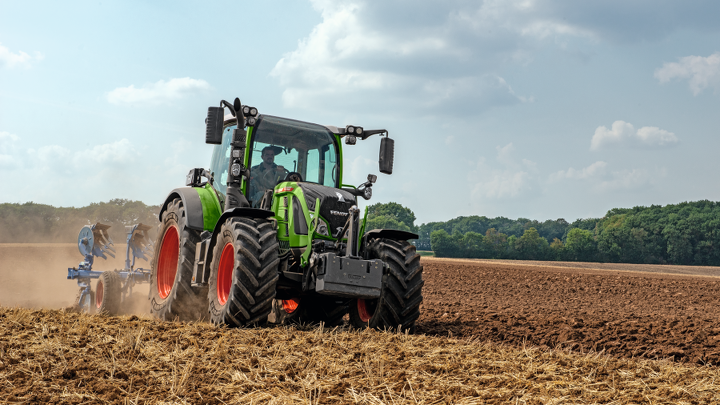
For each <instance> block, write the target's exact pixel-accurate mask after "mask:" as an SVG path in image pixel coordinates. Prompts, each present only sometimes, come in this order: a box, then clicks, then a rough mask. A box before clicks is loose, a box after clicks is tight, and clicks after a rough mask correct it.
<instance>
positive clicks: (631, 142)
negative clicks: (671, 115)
mask: <svg viewBox="0 0 720 405" xmlns="http://www.w3.org/2000/svg"><path fill="white" fill-rule="evenodd" d="M677 142H678V138H677V136H675V134H674V133H672V132H669V131H666V130H664V129H660V128H658V127H642V128H640V129H638V130H635V127H634V126H633V125H632V124H630V123H628V122H625V121H621V120H618V121H615V122H613V124H612V126H611V128H610V129H608V128H607V127H605V126H600V127H597V129H596V130H595V134H594V135H593V137H592V139H591V140H590V149H591V150H599V149H605V148H611V147H621V146H632V147H641V148H642V147H661V146H669V145H673V144H676V143H677Z"/></svg>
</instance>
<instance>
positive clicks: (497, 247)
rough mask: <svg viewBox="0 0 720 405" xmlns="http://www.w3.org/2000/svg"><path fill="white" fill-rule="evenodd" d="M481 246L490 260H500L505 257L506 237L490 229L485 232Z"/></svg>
mask: <svg viewBox="0 0 720 405" xmlns="http://www.w3.org/2000/svg"><path fill="white" fill-rule="evenodd" d="M483 245H484V247H485V251H486V252H488V253H489V255H490V258H492V259H500V258H502V257H504V256H505V254H506V251H507V235H505V234H504V233H500V232H498V231H497V230H495V228H490V229H488V230H487V232H485V238H483Z"/></svg>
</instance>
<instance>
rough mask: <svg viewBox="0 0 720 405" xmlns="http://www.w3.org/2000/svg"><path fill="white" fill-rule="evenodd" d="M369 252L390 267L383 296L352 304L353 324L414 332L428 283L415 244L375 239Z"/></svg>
mask: <svg viewBox="0 0 720 405" xmlns="http://www.w3.org/2000/svg"><path fill="white" fill-rule="evenodd" d="M368 253H369V256H370V258H371V259H380V260H382V261H383V262H384V263H385V264H386V265H387V266H388V267H387V268H386V274H384V275H383V283H382V290H381V292H380V298H378V299H374V300H364V299H356V300H353V301H352V302H351V303H350V324H351V325H352V326H354V327H356V328H368V327H370V328H377V329H383V328H390V329H398V328H401V329H402V330H408V331H410V332H414V331H415V321H416V320H417V319H418V318H419V317H420V304H421V303H422V300H423V296H422V286H423V284H424V283H425V281H423V278H422V271H423V267H422V265H421V264H420V255H418V254H417V252H416V251H415V246H413V245H411V244H410V243H409V242H407V241H397V240H391V239H373V240H372V241H370V243H369V244H368Z"/></svg>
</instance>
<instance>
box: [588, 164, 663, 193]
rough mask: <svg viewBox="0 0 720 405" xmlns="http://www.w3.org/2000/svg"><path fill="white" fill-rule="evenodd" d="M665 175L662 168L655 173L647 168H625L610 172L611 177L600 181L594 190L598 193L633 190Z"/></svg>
mask: <svg viewBox="0 0 720 405" xmlns="http://www.w3.org/2000/svg"><path fill="white" fill-rule="evenodd" d="M664 175H665V172H664V170H656V171H655V173H652V172H651V171H649V170H647V169H626V170H620V171H616V172H613V173H612V177H611V178H610V179H608V180H604V181H601V182H600V183H599V184H598V185H597V186H596V187H595V191H596V192H599V193H604V192H610V191H618V190H633V189H639V188H643V187H645V186H647V185H649V184H652V183H654V182H655V181H656V180H657V179H658V178H660V177H663V176H664Z"/></svg>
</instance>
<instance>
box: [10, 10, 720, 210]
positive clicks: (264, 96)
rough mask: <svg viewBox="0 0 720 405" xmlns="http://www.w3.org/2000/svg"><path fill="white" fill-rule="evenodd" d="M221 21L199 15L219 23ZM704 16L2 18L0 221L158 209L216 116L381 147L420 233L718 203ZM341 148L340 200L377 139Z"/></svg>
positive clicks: (717, 29)
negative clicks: (390, 148)
mask: <svg viewBox="0 0 720 405" xmlns="http://www.w3.org/2000/svg"><path fill="white" fill-rule="evenodd" d="M210 4H211V5H210ZM718 15H720V3H718V2H716V1H694V2H680V1H633V2H628V1H608V0H606V1H583V2H578V1H552V0H523V1H510V0H506V1H460V0H458V1H427V0H415V1H405V0H398V1H383V2H370V1H320V0H317V1H263V2H247V1H243V2H224V1H216V2H212V3H201V2H179V1H173V2H153V3H150V4H147V3H143V2H133V1H123V2H108V1H103V2H100V3H98V2H74V3H72V4H71V5H60V4H57V3H55V2H42V1H40V2H33V3H28V2H11V1H4V0H0V176H1V177H2V179H3V182H4V187H3V191H2V192H0V202H26V201H35V202H40V203H46V204H52V205H55V206H83V205H87V204H89V203H91V202H98V201H107V200H109V199H111V198H128V199H133V200H142V201H144V202H145V203H148V204H158V203H160V202H161V201H162V200H163V199H164V197H165V196H166V195H167V193H168V192H169V191H170V190H171V189H173V188H175V187H178V186H182V185H183V184H184V178H185V174H186V173H187V171H188V170H189V169H191V168H193V167H207V166H208V164H209V159H210V154H211V147H210V146H208V145H205V144H204V123H203V120H204V118H205V114H206V111H207V107H208V106H211V105H212V106H215V105H218V102H219V100H220V99H223V98H224V99H227V100H232V99H234V98H235V97H236V96H239V97H240V98H241V99H242V100H243V102H244V103H246V104H250V105H253V106H256V107H258V109H259V111H260V112H261V113H267V114H272V115H281V116H287V117H290V118H295V119H301V120H305V121H311V122H317V123H321V124H327V125H336V126H344V125H346V124H356V125H362V126H364V127H365V128H387V129H388V130H389V131H390V135H391V137H393V138H395V140H396V162H395V173H394V174H393V175H392V176H386V175H382V174H380V175H379V178H378V182H377V184H376V186H375V190H374V197H373V200H371V203H372V202H388V201H396V202H399V203H401V204H403V205H406V206H408V207H410V208H411V209H413V210H414V212H415V213H416V215H417V217H418V223H422V222H429V221H438V220H447V219H450V218H453V217H456V216H459V215H486V216H490V217H493V216H506V217H510V218H517V217H525V218H533V219H539V220H544V219H556V218H565V219H567V220H573V219H576V218H584V217H600V216H602V215H604V213H605V212H606V211H607V210H608V209H611V208H615V207H632V206H635V205H650V204H669V203H677V202H681V201H689V200H699V199H709V200H714V201H720V187H719V186H720V180H719V178H720V176H718V173H720V159H718V157H717V155H718V151H719V150H720V136H718V135H720V114H719V113H718V112H719V107H720V23H719V22H718V20H717V16H718ZM374 138H375V139H372V138H371V139H370V140H368V141H366V142H364V143H359V145H357V146H354V147H348V148H346V162H345V163H346V166H347V168H346V172H347V173H349V175H346V179H345V180H346V182H350V183H357V184H359V183H360V182H362V181H363V180H364V178H365V177H366V176H367V174H368V173H375V174H379V173H378V168H377V151H378V147H379V139H377V137H374Z"/></svg>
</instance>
